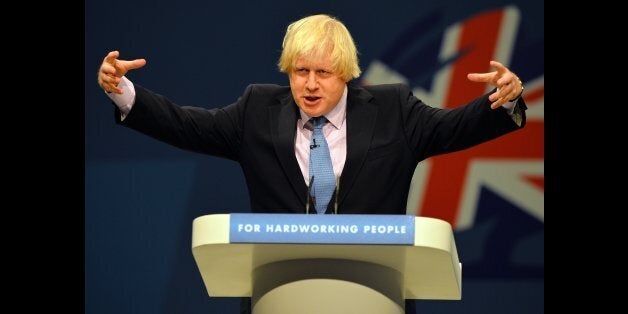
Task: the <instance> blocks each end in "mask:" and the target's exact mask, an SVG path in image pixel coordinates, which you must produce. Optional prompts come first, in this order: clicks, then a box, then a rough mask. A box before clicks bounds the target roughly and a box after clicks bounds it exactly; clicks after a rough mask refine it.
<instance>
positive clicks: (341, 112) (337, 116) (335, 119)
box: [299, 84, 347, 129]
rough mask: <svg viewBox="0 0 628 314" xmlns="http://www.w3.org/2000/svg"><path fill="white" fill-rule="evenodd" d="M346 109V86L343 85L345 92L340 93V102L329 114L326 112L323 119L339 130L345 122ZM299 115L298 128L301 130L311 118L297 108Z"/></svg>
mask: <svg viewBox="0 0 628 314" xmlns="http://www.w3.org/2000/svg"><path fill="white" fill-rule="evenodd" d="M346 109H347V85H346V84H345V90H344V91H343V92H342V96H340V101H338V104H337V105H336V107H334V109H332V110H331V111H330V112H328V113H327V114H326V115H325V118H327V120H328V121H329V123H331V125H333V126H334V127H335V128H336V129H340V127H341V126H342V124H343V123H344V121H345V115H346V112H347V110H346ZM299 114H300V115H301V121H300V123H299V126H300V127H301V128H303V127H305V124H306V123H307V122H308V121H309V120H310V119H311V118H312V117H310V116H308V115H307V114H305V112H303V110H301V108H299Z"/></svg>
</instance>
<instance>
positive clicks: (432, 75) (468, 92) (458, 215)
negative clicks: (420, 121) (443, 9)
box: [362, 6, 544, 278]
mask: <svg viewBox="0 0 628 314" xmlns="http://www.w3.org/2000/svg"><path fill="white" fill-rule="evenodd" d="M519 26H520V11H519V9H518V8H517V7H515V6H506V7H503V8H499V9H494V10H490V11H483V12H480V13H477V14H475V15H472V16H470V17H468V18H466V19H464V20H462V21H460V20H458V21H456V22H454V23H449V24H448V23H447V22H446V21H444V16H443V14H439V13H434V14H429V15H428V16H425V17H422V18H421V19H419V20H417V21H416V22H415V23H414V24H413V25H411V26H410V27H408V28H407V29H406V30H405V31H404V32H403V33H401V34H400V35H399V37H398V40H396V41H395V42H393V44H392V45H391V46H390V47H389V48H388V50H387V51H386V52H385V53H384V54H383V55H382V56H381V57H380V58H379V59H378V60H375V61H373V62H372V63H371V64H370V65H369V66H368V68H367V70H366V71H365V74H364V80H363V82H362V83H363V84H383V83H397V82H403V83H406V84H408V85H410V86H411V87H412V88H413V92H414V95H415V96H417V97H418V98H419V99H421V100H423V101H424V102H425V103H427V104H429V105H431V106H439V107H442V108H454V107H456V106H459V105H462V104H465V103H467V102H468V101H469V100H471V99H473V98H475V97H477V96H480V95H482V94H484V93H486V92H487V91H489V90H491V89H492V88H493V87H492V86H490V85H488V84H485V85H483V84H480V83H475V82H471V81H469V80H467V76H466V75H467V73H472V72H489V71H493V70H494V69H491V68H490V67H489V60H497V61H500V62H501V63H503V64H505V65H506V66H507V67H509V68H510V69H511V70H512V71H514V72H516V73H517V75H518V76H519V77H520V78H521V79H522V80H523V81H524V85H525V93H524V98H525V101H526V104H527V105H528V110H527V111H526V115H527V125H526V127H525V128H524V129H522V130H519V131H516V132H513V133H511V134H508V135H506V136H503V137H500V138H498V139H496V140H493V141H490V142H487V143H484V144H481V145H478V146H476V147H473V148H470V149H467V150H464V151H461V152H456V153H453V154H447V155H442V156H437V157H433V158H430V159H428V160H425V161H423V162H421V163H420V164H419V166H418V167H417V169H416V170H415V173H414V178H413V180H412V185H411V187H410V195H409V198H408V213H409V214H416V215H420V216H427V217H435V218H440V219H443V220H446V221H448V222H450V223H451V224H452V226H453V227H454V230H455V231H456V238H457V241H458V242H461V241H462V242H464V243H463V244H464V245H460V246H459V247H461V248H464V247H465V246H466V247H469V246H470V247H473V248H476V249H478V247H479V251H481V254H478V253H470V254H468V256H471V258H468V259H467V260H466V261H463V264H464V265H465V276H466V277H469V276H471V277H483V278H485V277H508V278H513V277H514V278H517V277H526V278H530V277H542V276H543V263H542V256H543V253H542V252H543V247H542V246H541V247H540V248H536V250H537V252H536V253H537V254H536V255H538V256H541V257H540V258H541V261H540V262H539V261H538V260H537V261H529V260H526V258H525V257H521V256H518V255H520V254H519V253H518V252H519V251H520V250H521V249H520V247H521V246H525V245H526V241H528V242H529V238H530V237H535V236H537V237H538V235H539V234H540V235H541V242H542V237H543V222H544V166H543V165H544V162H543V158H544V137H543V134H544V114H543V112H544V71H543V60H542V58H543V56H542V45H543V43H542V40H541V42H534V41H526V40H525V34H522V33H521V32H520V31H519ZM515 39H520V40H515ZM539 47H540V48H541V49H539ZM539 51H541V52H540V54H539ZM478 239H479V240H478ZM537 242H538V241H537ZM533 250H535V249H534V248H533ZM538 250H540V252H539V251H538ZM476 251H477V250H476ZM537 259H538V258H537Z"/></svg>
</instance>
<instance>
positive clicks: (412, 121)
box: [399, 85, 526, 160]
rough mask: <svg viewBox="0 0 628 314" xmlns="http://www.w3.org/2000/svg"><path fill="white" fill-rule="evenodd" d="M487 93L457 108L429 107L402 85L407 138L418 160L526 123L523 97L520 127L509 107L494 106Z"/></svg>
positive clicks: (403, 117) (488, 138)
mask: <svg viewBox="0 0 628 314" xmlns="http://www.w3.org/2000/svg"><path fill="white" fill-rule="evenodd" d="M488 95H490V93H487V94H485V95H482V96H480V97H478V98H476V99H474V100H473V101H471V102H470V103H468V104H467V105H465V106H461V107H458V108H455V109H440V108H434V107H430V106H428V105H426V104H424V103H423V102H422V101H421V100H419V99H417V98H416V97H415V96H414V95H413V94H412V92H411V91H410V89H409V88H408V86H406V85H399V97H400V99H399V101H400V103H401V115H402V123H403V127H404V132H405V136H406V141H407V143H408V145H409V147H410V149H412V150H413V151H414V152H416V154H417V158H418V160H423V159H425V158H428V157H430V156H434V155H438V154H443V153H449V152H454V151H458V150H462V149H465V148H468V147H471V146H474V145H477V144H480V143H483V142H486V141H489V140H491V139H494V138H496V137H499V136H501V135H504V134H507V133H509V132H512V131H514V130H517V129H519V128H522V127H524V126H525V109H526V106H525V103H524V102H523V99H520V100H519V102H518V104H517V106H519V109H521V110H520V112H521V118H522V120H521V125H520V126H518V125H517V124H516V123H515V121H513V119H512V117H511V116H510V115H508V113H507V111H506V109H504V108H501V107H500V108H497V109H491V108H490V105H491V102H490V101H489V100H488Z"/></svg>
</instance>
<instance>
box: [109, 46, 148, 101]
mask: <svg viewBox="0 0 628 314" xmlns="http://www.w3.org/2000/svg"><path fill="white" fill-rule="evenodd" d="M119 56H120V53H119V52H118V51H111V52H109V53H108V54H107V56H106V57H105V59H104V60H103V62H102V64H101V65H100V69H99V70H98V85H100V87H101V88H102V89H103V90H104V91H105V92H107V93H116V94H122V89H121V88H119V87H118V84H119V83H120V80H121V77H122V76H124V75H125V74H126V73H127V72H128V71H129V70H134V69H139V68H141V67H143V66H144V65H145V64H146V60H145V59H135V60H130V61H129V60H118V57H119Z"/></svg>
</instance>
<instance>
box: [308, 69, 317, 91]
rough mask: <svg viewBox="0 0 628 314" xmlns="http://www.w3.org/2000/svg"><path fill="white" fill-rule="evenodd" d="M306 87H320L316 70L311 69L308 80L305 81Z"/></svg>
mask: <svg viewBox="0 0 628 314" xmlns="http://www.w3.org/2000/svg"><path fill="white" fill-rule="evenodd" d="M305 87H306V88H307V89H309V90H315V89H316V88H317V87H318V81H317V79H316V72H314V71H310V73H308V76H307V82H305Z"/></svg>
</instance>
